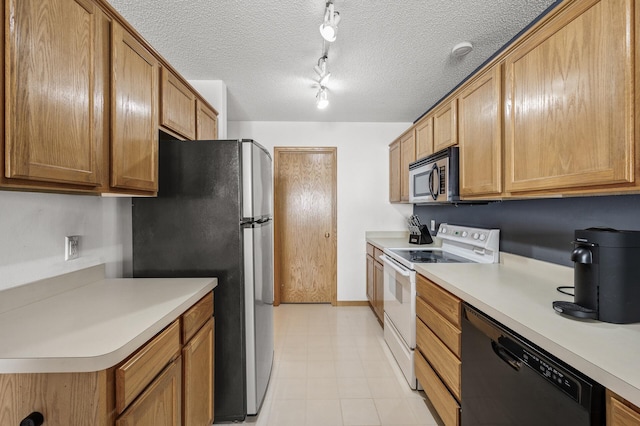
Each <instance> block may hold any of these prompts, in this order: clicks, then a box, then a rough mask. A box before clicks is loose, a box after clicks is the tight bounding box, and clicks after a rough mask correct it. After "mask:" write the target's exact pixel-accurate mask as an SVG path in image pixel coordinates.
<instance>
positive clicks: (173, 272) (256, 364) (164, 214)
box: [133, 140, 274, 422]
mask: <svg viewBox="0 0 640 426" xmlns="http://www.w3.org/2000/svg"><path fill="white" fill-rule="evenodd" d="M272 185H273V183H272V169H271V156H270V155H269V153H268V152H267V151H266V149H264V148H263V147H262V146H260V145H258V144H257V143H255V142H254V141H251V140H216V141H192V142H182V141H171V140H161V141H160V164H159V191H158V197H157V198H136V199H134V200H133V273H134V276H136V277H198V276H212V277H218V287H217V288H216V290H215V386H216V392H215V419H216V422H219V421H221V422H230V421H242V420H243V419H244V418H245V416H246V415H253V414H257V413H258V410H259V409H260V406H261V404H262V401H263V400H264V396H265V392H266V389H267V385H268V383H269V377H270V374H271V367H272V364H273V345H274V343H273V337H274V336H273V224H272V211H273V210H272V206H273V203H272V199H273V195H272V191H273V190H272Z"/></svg>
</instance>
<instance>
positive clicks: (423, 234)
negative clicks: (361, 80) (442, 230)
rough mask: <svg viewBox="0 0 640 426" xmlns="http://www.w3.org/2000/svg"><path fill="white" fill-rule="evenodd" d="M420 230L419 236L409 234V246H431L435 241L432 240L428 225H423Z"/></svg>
mask: <svg viewBox="0 0 640 426" xmlns="http://www.w3.org/2000/svg"><path fill="white" fill-rule="evenodd" d="M419 229H420V233H419V234H416V233H413V232H412V233H411V234H409V244H431V243H432V242H433V239H432V238H431V234H430V233H429V229H428V228H427V225H421V226H420V228H419Z"/></svg>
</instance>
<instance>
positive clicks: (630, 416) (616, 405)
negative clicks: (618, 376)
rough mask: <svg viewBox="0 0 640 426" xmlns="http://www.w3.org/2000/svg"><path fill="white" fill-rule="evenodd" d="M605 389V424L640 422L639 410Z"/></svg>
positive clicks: (612, 425)
mask: <svg viewBox="0 0 640 426" xmlns="http://www.w3.org/2000/svg"><path fill="white" fill-rule="evenodd" d="M619 398H620V397H618V396H617V395H615V394H614V393H613V392H611V391H610V390H608V389H607V426H632V425H639V424H640V410H638V409H637V407H636V408H635V409H634V406H632V405H631V403H629V402H627V401H623V400H621V398H620V399H619Z"/></svg>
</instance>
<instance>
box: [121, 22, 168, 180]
mask: <svg viewBox="0 0 640 426" xmlns="http://www.w3.org/2000/svg"><path fill="white" fill-rule="evenodd" d="M112 28H113V31H112V35H113V37H112V43H113V45H112V85H111V90H112V100H111V102H112V103H111V106H112V110H111V116H112V140H111V186H113V187H115V188H122V189H132V190H142V191H148V192H156V191H157V190H158V91H159V90H158V74H159V72H158V61H157V60H156V58H155V57H154V56H153V55H152V54H151V53H150V52H149V51H148V50H147V49H146V48H145V47H144V46H143V45H142V44H140V42H138V41H137V40H136V39H135V38H134V37H133V36H132V35H131V34H129V33H128V32H127V31H125V30H124V29H123V28H122V27H121V26H120V25H118V24H117V23H115V22H114V24H113V27H112Z"/></svg>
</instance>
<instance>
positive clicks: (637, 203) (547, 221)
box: [414, 195, 640, 266]
mask: <svg viewBox="0 0 640 426" xmlns="http://www.w3.org/2000/svg"><path fill="white" fill-rule="evenodd" d="M414 214H416V215H418V217H420V220H421V221H422V222H423V223H425V224H429V221H430V220H431V219H435V220H436V222H437V223H438V224H440V223H442V222H447V223H451V224H456V225H467V226H477V227H482V228H499V229H500V250H501V251H504V252H507V253H513V254H517V255H520V256H526V257H531V258H534V259H538V260H543V261H547V262H552V263H557V264H561V265H567V266H573V263H572V262H571V260H570V258H569V255H570V252H571V249H572V247H573V246H572V244H571V242H572V241H573V238H574V237H573V236H574V230H576V229H584V228H588V227H594V226H599V227H610V228H616V229H627V230H640V195H619V196H606V197H578V198H552V199H540V200H509V201H501V202H494V203H489V204H476V205H464V204H460V205H457V206H456V205H436V206H414Z"/></svg>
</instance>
